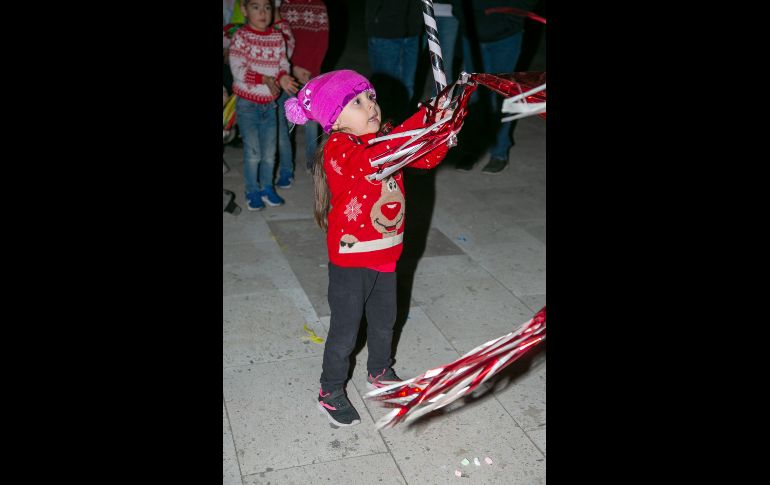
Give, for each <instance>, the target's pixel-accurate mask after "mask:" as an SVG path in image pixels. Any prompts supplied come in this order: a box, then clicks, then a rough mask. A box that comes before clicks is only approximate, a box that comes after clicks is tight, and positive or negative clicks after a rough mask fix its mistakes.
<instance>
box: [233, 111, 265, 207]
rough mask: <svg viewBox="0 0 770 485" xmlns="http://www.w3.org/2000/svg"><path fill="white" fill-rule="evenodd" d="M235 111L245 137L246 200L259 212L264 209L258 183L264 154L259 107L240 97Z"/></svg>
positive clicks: (244, 173) (242, 134) (244, 182)
mask: <svg viewBox="0 0 770 485" xmlns="http://www.w3.org/2000/svg"><path fill="white" fill-rule="evenodd" d="M235 110H236V116H237V117H238V124H239V125H240V127H241V136H242V137H243V185H244V187H245V192H246V194H245V195H246V200H248V201H250V203H249V209H251V210H259V209H260V208H263V207H264V204H263V203H262V202H261V197H260V191H261V187H260V186H259V182H258V178H259V174H258V170H259V168H260V163H259V162H260V158H261V153H262V150H261V147H260V136H259V129H260V123H261V119H260V118H261V117H260V110H259V105H258V104H256V103H252V102H251V101H248V100H246V99H243V98H240V97H239V98H238V100H237V101H236V104H235ZM252 202H253V203H252Z"/></svg>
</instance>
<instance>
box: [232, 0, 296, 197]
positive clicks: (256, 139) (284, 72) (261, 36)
mask: <svg viewBox="0 0 770 485" xmlns="http://www.w3.org/2000/svg"><path fill="white" fill-rule="evenodd" d="M240 10H241V12H242V13H243V15H244V17H245V19H246V23H245V24H244V26H243V27H242V28H240V29H239V30H238V31H237V32H236V33H235V34H234V35H233V39H232V42H231V43H230V69H231V70H232V73H233V92H234V93H235V94H236V95H237V96H238V101H237V102H236V105H235V110H236V116H237V119H238V127H239V128H240V130H241V136H242V138H243V162H244V163H243V178H244V183H245V186H246V199H247V201H248V208H249V210H262V209H264V208H265V203H267V204H268V205H270V206H279V205H281V204H283V202H284V201H283V199H282V198H281V197H280V196H279V195H278V194H276V193H275V188H274V186H273V172H274V167H275V151H276V139H277V133H278V124H277V123H278V117H277V107H278V106H277V104H276V103H275V100H276V98H278V95H279V93H280V90H279V86H280V88H281V89H283V90H284V91H286V92H287V93H291V94H294V93H296V92H297V82H296V80H295V79H294V78H293V77H291V75H289V74H288V72H289V57H288V55H287V42H288V43H289V44H293V42H294V41H293V37H292V36H291V29H290V28H289V27H288V25H286V24H285V22H276V23H275V24H273V25H271V24H272V20H273V2H272V0H243V1H242V2H241V6H240ZM291 47H292V46H291V45H290V46H289V50H290V48H291Z"/></svg>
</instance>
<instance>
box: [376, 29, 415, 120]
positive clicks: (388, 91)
mask: <svg viewBox="0 0 770 485" xmlns="http://www.w3.org/2000/svg"><path fill="white" fill-rule="evenodd" d="M418 51H419V37H417V36H415V37H405V38H397V39H384V38H380V37H369V41H368V52H369V63H370V65H371V67H372V75H371V79H372V84H374V86H375V88H376V89H377V97H378V98H379V99H378V101H379V103H380V105H381V106H382V110H383V113H384V114H383V116H385V117H388V118H394V120H395V121H397V122H401V121H402V120H403V118H405V117H406V116H407V114H408V113H407V108H408V107H409V104H410V103H411V99H412V96H413V95H414V76H415V74H416V72H417V54H418Z"/></svg>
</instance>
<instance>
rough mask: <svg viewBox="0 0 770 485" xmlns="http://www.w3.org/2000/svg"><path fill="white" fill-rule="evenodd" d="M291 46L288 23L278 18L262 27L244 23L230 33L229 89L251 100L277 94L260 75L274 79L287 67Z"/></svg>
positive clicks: (263, 100) (272, 97)
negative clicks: (230, 83)
mask: <svg viewBox="0 0 770 485" xmlns="http://www.w3.org/2000/svg"><path fill="white" fill-rule="evenodd" d="M293 47H294V36H293V35H292V33H291V27H289V25H288V24H287V23H286V22H284V21H279V22H276V23H274V24H273V25H272V26H271V27H268V28H267V29H266V30H264V31H258V30H254V29H252V28H251V27H250V26H249V25H248V24H246V25H244V26H243V27H241V28H240V29H238V31H236V32H235V34H233V40H232V42H231V43H230V61H229V62H230V70H231V71H232V73H233V93H235V94H236V95H237V96H239V97H241V98H244V99H248V100H249V101H252V102H254V103H261V104H265V103H269V102H271V101H274V100H275V99H277V98H278V96H280V93H279V94H276V95H272V94H271V93H270V89H269V88H268V87H267V84H264V81H263V79H262V76H272V77H274V78H275V80H276V82H278V81H279V80H280V79H281V77H283V76H284V75H286V74H288V73H289V71H290V67H289V57H290V56H291V54H292V49H293Z"/></svg>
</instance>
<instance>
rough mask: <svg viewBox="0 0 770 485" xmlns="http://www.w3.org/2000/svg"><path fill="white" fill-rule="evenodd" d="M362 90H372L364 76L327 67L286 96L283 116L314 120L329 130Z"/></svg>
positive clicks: (301, 123)
mask: <svg viewBox="0 0 770 485" xmlns="http://www.w3.org/2000/svg"><path fill="white" fill-rule="evenodd" d="M364 91H372V92H374V87H373V86H372V84H371V83H370V82H369V80H368V79H366V78H365V77H363V76H362V75H360V74H358V73H357V72H355V71H351V70H341V71H331V72H327V73H324V74H321V75H319V76H316V77H314V78H313V79H311V80H310V81H308V82H307V84H305V85H304V86H303V87H302V88H301V89H300V91H299V92H298V93H297V96H296V97H292V98H289V99H287V100H286V102H285V103H284V108H285V109H286V119H288V120H289V121H291V122H292V123H296V124H298V125H304V124H305V123H307V120H313V121H317V122H318V123H319V124H320V125H321V127H322V128H323V130H324V132H325V133H329V131H330V130H331V129H332V126H333V125H334V122H335V121H337V117H338V116H339V115H340V113H341V112H342V110H343V109H344V108H345V106H346V105H347V104H348V102H349V101H350V100H351V99H353V98H354V97H356V96H358V94H359V93H362V92H364Z"/></svg>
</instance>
